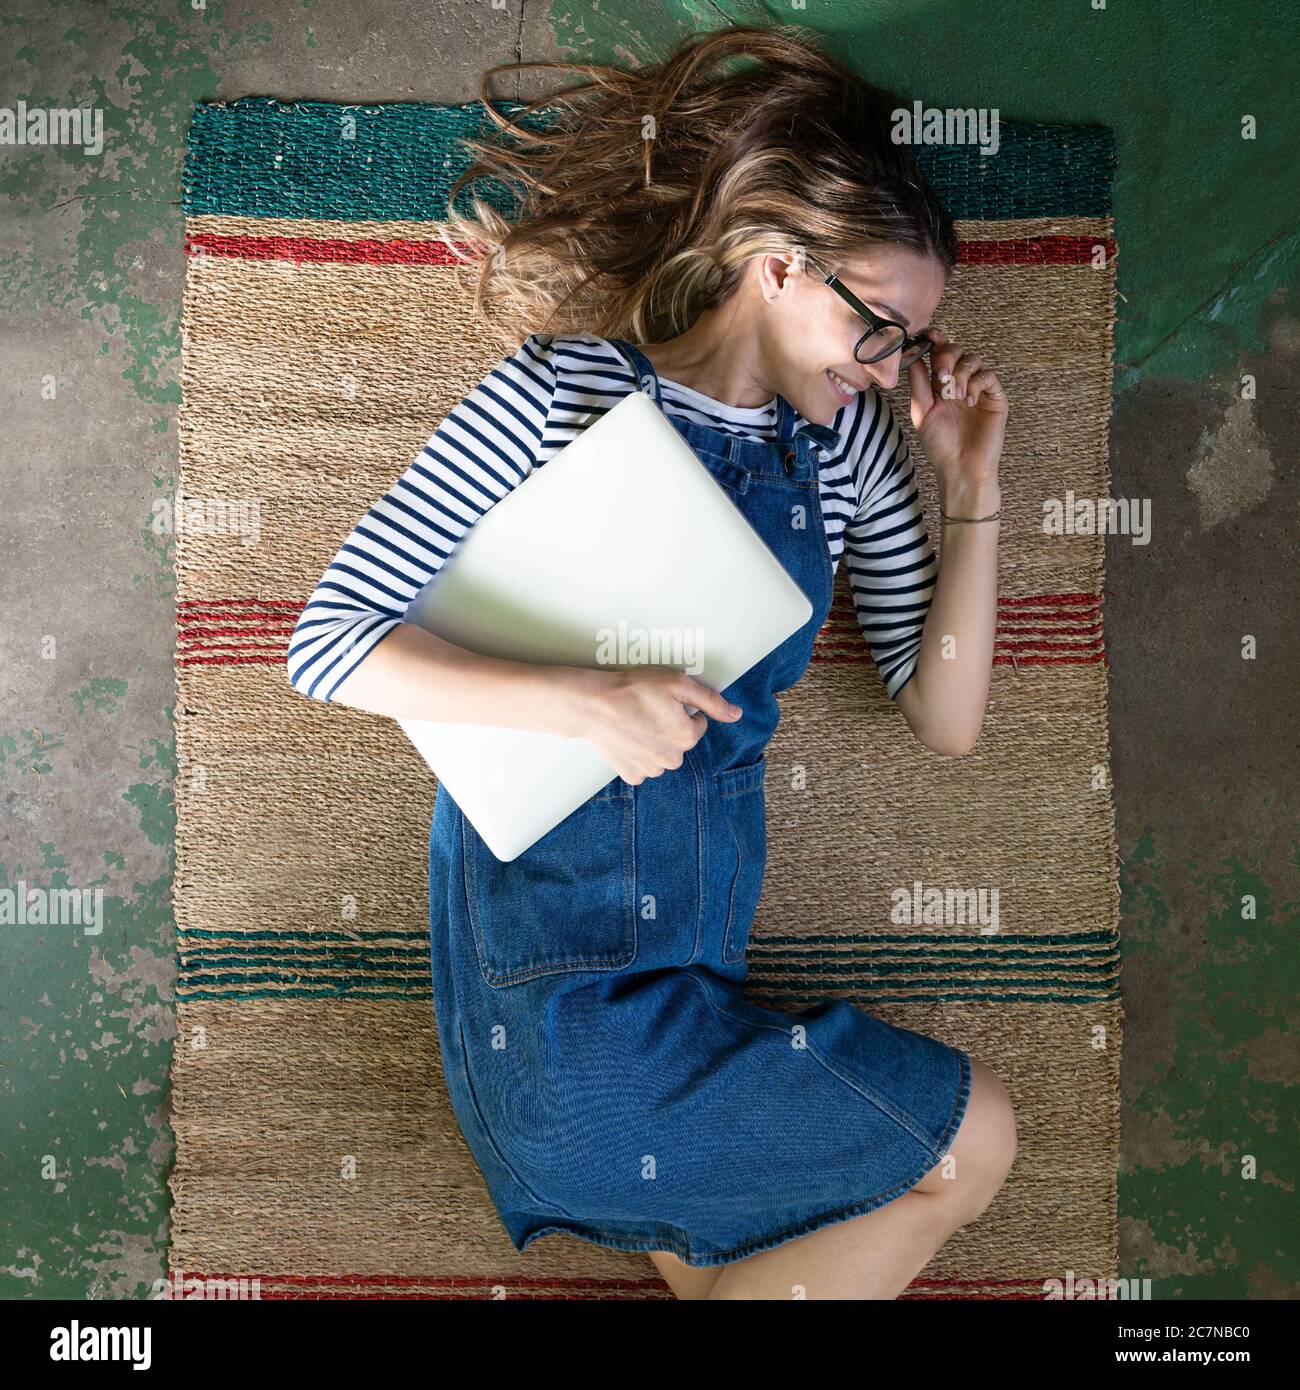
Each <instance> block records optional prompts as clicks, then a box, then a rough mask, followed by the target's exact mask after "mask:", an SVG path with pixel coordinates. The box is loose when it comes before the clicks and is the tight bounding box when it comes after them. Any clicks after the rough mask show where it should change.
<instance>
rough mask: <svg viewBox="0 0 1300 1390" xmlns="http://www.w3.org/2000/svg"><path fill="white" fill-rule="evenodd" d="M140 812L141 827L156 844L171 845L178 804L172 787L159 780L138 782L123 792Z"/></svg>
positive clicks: (124, 799) (123, 796)
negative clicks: (174, 798) (176, 804)
mask: <svg viewBox="0 0 1300 1390" xmlns="http://www.w3.org/2000/svg"><path fill="white" fill-rule="evenodd" d="M122 800H123V801H129V802H130V803H131V805H132V806H134V807H135V808H136V810H137V811H139V813H140V829H141V830H142V831H143V832H144V835H145V838H146V839H148V840H149V841H150V843H151V844H155V845H170V844H172V842H173V841H174V839H175V835H176V806H175V803H174V801H173V800H172V789H171V787H170V786H164V785H162V784H161V783H159V782H136V783H135V784H134V785H133V786H130V787H128V788H127V789H126V791H124V792H123V793H122Z"/></svg>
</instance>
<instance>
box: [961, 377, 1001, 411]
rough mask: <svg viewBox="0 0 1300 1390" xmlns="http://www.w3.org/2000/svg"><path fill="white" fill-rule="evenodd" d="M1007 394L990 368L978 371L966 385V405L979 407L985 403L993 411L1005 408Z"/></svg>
mask: <svg viewBox="0 0 1300 1390" xmlns="http://www.w3.org/2000/svg"><path fill="white" fill-rule="evenodd" d="M1006 399H1007V393H1006V392H1005V391H1004V390H1003V389H1002V383H1001V382H1000V381H999V380H998V379H997V375H996V374H995V373H994V371H993V369H992V368H991V367H985V368H984V369H983V370H982V371H978V372H976V373H975V375H974V376H972V377H971V379H970V380H969V381H968V382H967V383H966V404H967V405H979V404H980V403H981V402H982V401H987V402H988V403H989V404H990V405H992V406H993V408H994V409H1004V408H1005V407H1006Z"/></svg>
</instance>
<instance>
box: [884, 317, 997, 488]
mask: <svg viewBox="0 0 1300 1390" xmlns="http://www.w3.org/2000/svg"><path fill="white" fill-rule="evenodd" d="M929 335H930V337H931V338H932V339H933V341H934V343H935V346H934V347H932V348H931V349H930V351H929V353H928V354H927V355H926V356H925V357H922V358H919V359H918V360H917V361H915V362H913V363H912V365H911V366H910V367H909V368H908V374H907V380H908V385H909V387H910V388H911V396H912V400H911V407H912V425H913V426H914V428H915V429H916V433H917V436H918V437H919V439H920V441H921V446H922V448H924V450H925V456H926V458H927V459H929V461H930V464H931V466H932V467H933V468H934V471H935V477H936V480H937V482H938V484H939V498H940V501H947V500H948V498H949V497H952V496H977V495H985V494H988V493H991V492H995V491H996V490H997V483H998V460H999V459H1000V458H1001V457H1002V442H1003V439H1004V437H1005V435H1006V426H1007V397H1006V392H1005V391H1004V390H1003V388H1002V385H1001V383H1000V382H999V381H998V379H997V377H996V376H995V375H994V373H993V371H992V369H991V368H988V367H985V366H984V365H983V363H982V361H981V360H980V356H979V354H978V353H975V352H963V351H962V350H961V348H959V347H958V346H957V344H956V343H954V342H952V341H951V340H950V339H949V338H948V335H947V334H946V333H944V332H942V331H941V330H940V329H937V328H932V329H930V330H929ZM945 510H946V507H945Z"/></svg>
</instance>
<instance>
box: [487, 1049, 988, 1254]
mask: <svg viewBox="0 0 1300 1390" xmlns="http://www.w3.org/2000/svg"><path fill="white" fill-rule="evenodd" d="M953 1051H954V1053H955V1054H956V1056H957V1058H958V1069H959V1078H960V1082H959V1086H958V1092H957V1099H956V1101H955V1102H954V1104H953V1108H952V1114H951V1116H950V1117H949V1120H948V1123H947V1125H946V1126H945V1127H944V1131H943V1133H942V1134H941V1135H939V1136H937V1137H936V1139H935V1149H936V1150H937V1151H939V1152H946V1150H947V1148H948V1146H949V1144H950V1143H951V1142H952V1140H953V1138H954V1137H955V1135H956V1133H957V1130H958V1129H959V1128H960V1127H961V1123H962V1120H963V1119H964V1118H965V1115H966V1106H967V1103H968V1102H969V1100H970V1090H971V1075H972V1066H971V1058H970V1054H969V1053H968V1052H965V1051H963V1050H962V1049H960V1048H954V1049H953ZM934 1167H935V1160H934V1159H933V1158H932V1157H930V1156H928V1155H927V1156H926V1158H925V1159H924V1160H923V1161H922V1163H921V1164H920V1165H919V1166H918V1167H916V1168H915V1169H914V1170H913V1171H911V1172H910V1173H908V1174H907V1175H906V1176H905V1177H904V1178H903V1179H901V1180H900V1181H899V1182H897V1183H895V1184H894V1185H893V1186H891V1187H890V1188H888V1189H887V1190H886V1191H884V1192H878V1193H877V1194H876V1195H875V1196H874V1197H866V1198H863V1199H862V1200H861V1201H856V1202H851V1203H849V1204H848V1205H847V1206H840V1207H830V1208H827V1209H825V1210H823V1211H819V1212H817V1213H815V1214H814V1215H812V1216H811V1217H807V1218H805V1219H804V1220H803V1221H800V1222H798V1223H796V1224H794V1225H792V1226H787V1227H784V1228H782V1229H781V1230H778V1231H772V1232H770V1233H768V1234H766V1235H761V1236H757V1237H755V1238H754V1239H752V1240H749V1241H746V1242H744V1243H743V1244H741V1245H736V1246H732V1247H730V1248H728V1249H722V1250H719V1249H713V1248H708V1249H701V1248H699V1243H698V1242H693V1241H692V1238H691V1235H690V1233H689V1232H687V1231H683V1230H681V1229H680V1228H679V1227H675V1226H671V1225H669V1224H667V1223H656V1228H657V1231H658V1232H659V1233H657V1234H646V1233H644V1232H641V1233H638V1231H637V1230H636V1228H634V1227H633V1226H632V1225H631V1224H630V1223H628V1225H627V1226H626V1229H625V1231H623V1232H620V1231H618V1229H617V1224H618V1223H614V1224H611V1225H610V1226H609V1227H607V1228H603V1229H602V1228H601V1227H599V1226H596V1225H593V1224H591V1223H589V1222H584V1221H580V1220H576V1219H565V1220H557V1219H555V1218H554V1217H551V1218H548V1220H547V1223H546V1224H545V1225H541V1226H533V1227H531V1228H530V1227H529V1226H528V1224H527V1214H525V1213H522V1212H502V1213H501V1216H502V1220H503V1223H504V1224H505V1227H506V1231H507V1234H508V1235H509V1237H510V1242H511V1244H512V1245H513V1246H514V1247H515V1249H516V1250H518V1251H519V1252H520V1253H522V1252H523V1251H525V1250H526V1249H527V1248H528V1247H529V1246H530V1245H531V1244H532V1243H533V1242H534V1241H535V1240H539V1239H540V1238H541V1237H542V1236H546V1235H558V1234H564V1235H571V1236H575V1237H577V1239H579V1240H584V1241H587V1242H588V1243H589V1244H592V1245H603V1246H605V1247H606V1248H607V1249H611V1250H632V1251H645V1252H647V1253H648V1252H650V1251H652V1250H653V1251H667V1252H668V1253H669V1254H671V1255H675V1256H676V1257H677V1258H678V1259H679V1260H681V1262H682V1263H683V1264H686V1265H691V1266H693V1267H696V1268H705V1267H708V1266H711V1265H724V1264H731V1263H733V1262H735V1261H736V1260H743V1259H745V1258H747V1257H748V1256H750V1255H757V1254H759V1253H760V1252H761V1251H764V1250H772V1249H774V1248H775V1247H776V1246H778V1245H784V1244H785V1243H786V1242H787V1241H791V1240H795V1239H797V1238H798V1237H800V1236H806V1235H811V1234H812V1232H813V1231H817V1230H820V1229H821V1228H822V1227H823V1226H833V1225H835V1224H836V1223H837V1222H840V1221H848V1220H851V1219H852V1218H853V1217H855V1216H865V1215H866V1214H867V1212H869V1211H874V1210H876V1208H877V1207H883V1206H885V1205H886V1204H887V1203H889V1202H892V1201H894V1200H895V1199H896V1198H898V1197H901V1196H903V1195H904V1193H907V1192H910V1191H911V1190H912V1188H914V1187H915V1186H916V1184H917V1183H919V1182H920V1181H921V1179H922V1178H924V1177H925V1175H926V1174H927V1173H928V1172H930V1170H931V1169H932V1168H934ZM512 1217H513V1218H514V1219H511V1218H512Z"/></svg>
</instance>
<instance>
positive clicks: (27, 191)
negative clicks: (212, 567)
mask: <svg viewBox="0 0 1300 1390" xmlns="http://www.w3.org/2000/svg"><path fill="white" fill-rule="evenodd" d="M194 4H201V0H193V3H191V0H160V2H159V3H156V4H145V3H131V2H130V0H128V2H127V3H120V4H110V3H98V4H79V3H74V2H73V0H48V2H47V0H10V3H9V4H8V5H7V7H6V12H5V14H4V16H3V17H0V51H2V52H3V56H4V71H5V73H6V75H7V77H8V81H7V82H6V83H5V90H6V92H7V93H8V95H7V96H6V97H5V98H4V99H5V101H7V102H9V103H11V104H16V102H17V101H18V100H19V99H20V98H21V99H23V100H25V101H26V102H27V103H28V104H29V105H31V106H35V105H57V106H80V105H90V106H98V107H102V108H103V109H104V110H105V113H106V116H105V127H106V129H105V134H106V145H105V148H104V151H103V153H102V154H101V155H100V156H98V157H97V158H95V157H88V156H86V155H84V154H83V153H82V152H80V151H79V150H77V149H68V148H62V149H61V148H44V149H41V148H22V149H19V148H14V147H0V182H2V184H3V191H4V195H5V196H4V205H3V211H2V212H0V217H2V218H3V223H2V227H3V250H2V251H0V257H2V258H3V273H2V275H0V317H2V319H3V324H4V333H3V335H2V341H0V354H2V356H0V391H2V392H3V395H4V400H5V410H4V416H5V418H6V419H7V420H8V421H9V425H8V428H7V429H6V431H5V442H4V445H5V455H4V467H3V472H2V473H0V479H2V486H3V505H2V506H0V516H2V517H3V527H4V532H3V541H4V570H3V573H4V599H3V610H2V611H3V616H4V622H3V627H2V628H0V644H2V647H3V657H4V669H5V678H4V680H3V681H0V791H2V793H3V803H4V808H5V817H4V822H3V828H2V831H0V834H2V836H3V840H2V844H0V884H15V883H17V882H18V881H19V880H24V881H26V882H28V883H29V884H34V885H37V884H39V885H43V886H49V887H58V886H62V885H76V886H79V887H85V886H91V887H101V888H102V889H103V892H104V912H105V922H106V925H105V929H104V931H103V933H102V935H101V936H98V937H94V936H85V935H83V934H81V933H80V932H78V931H76V929H73V928H66V927H64V928H47V929H38V928H31V927H26V928H18V927H9V928H8V929H7V935H6V937H5V940H4V950H3V955H2V956H0V964H2V968H3V976H2V978H3V986H2V992H0V1101H2V1105H0V1194H2V1195H3V1199H4V1200H3V1215H2V1217H0V1290H2V1291H3V1294H4V1295H5V1296H6V1297H11V1298H25V1297H26V1298H45V1297H54V1296H71V1297H78V1298H83V1297H89V1298H134V1297H140V1296H142V1294H144V1293H145V1292H146V1291H147V1287H148V1284H149V1282H150V1281H151V1280H153V1279H155V1278H157V1277H159V1275H160V1274H161V1273H162V1272H163V1270H164V1268H165V1250H166V1241H167V1201H166V1186H165V1178H166V1173H167V1170H168V1168H169V1165H170V1160H171V1153H172V1144H171V1135H170V1130H169V1128H168V1125H167V1119H166V1115H167V1109H166V1103H167V1077H168V1069H169V1065H170V1060H171V1047H172V1039H173V1036H174V1029H173V1019H172V1012H171V984H172V981H173V978H174V967H173V952H174V937H173V927H172V922H171V918H170V907H169V881H170V873H171V867H172V841H173V828H174V820H173V810H172V801H171V789H170V779H171V776H172V773H173V770H174V764H173V744H172V731H171V721H170V714H171V708H170V707H171V703H172V698H173V685H172V665H171V657H172V646H173V639H174V627H173V598H174V584H173V579H172V571H171V548H170V544H169V543H168V542H167V541H166V540H165V539H164V538H160V537H158V536H155V535H154V534H153V532H152V530H151V529H150V524H149V523H150V520H151V512H150V507H151V504H152V502H153V501H154V499H155V498H158V497H161V496H165V495H167V494H168V493H169V492H171V491H172V489H173V487H174V472H175V463H176V444H175V412H176V407H177V403H178V399H179V387H178V369H179V348H180V344H179V333H178V322H177V320H178V308H179V299H180V291H181V282H182V275H183V268H184V267H183V255H182V250H181V219H180V209H179V206H178V199H179V171H180V163H181V155H182V150H183V146H184V136H185V131H186V128H187V125H188V121H189V113H190V109H191V106H192V103H193V102H194V101H195V100H199V99H212V98H233V97H238V96H244V95H250V94H272V95H277V96H280V97H286V98H290V97H319V98H333V99H347V100H358V101H379V100H423V101H440V102H460V101H465V100H469V99H472V98H473V97H474V96H475V95H476V82H477V79H478V77H479V74H480V73H481V71H482V69H483V68H484V67H486V66H488V65H489V64H491V63H493V62H501V61H509V60H512V59H514V58H516V57H518V56H522V55H526V56H527V57H529V58H544V57H554V56H560V57H564V56H581V57H583V58H585V59H587V60H595V61H610V60H613V61H626V60H646V59H648V58H651V57H653V56H654V55H655V54H657V53H658V52H659V51H661V50H662V47H663V45H664V44H666V43H668V42H670V41H671V40H672V39H673V38H675V37H676V36H678V35H680V34H681V33H684V32H687V31H689V30H691V29H693V28H695V27H697V20H696V18H695V16H696V12H697V7H696V6H694V5H693V4H691V3H688V2H687V0H681V2H680V3H662V4H657V5H646V4H642V5H633V4H631V3H628V0H604V2H603V3H601V0H592V3H590V4H577V5H562V4H559V3H552V4H550V5H547V4H544V3H542V2H541V0H506V3H505V4H503V6H502V7H501V8H496V7H495V6H494V5H492V4H488V3H483V0H441V3H439V0H426V3H414V0H349V2H348V3H345V0H330V3H320V0H256V3H253V0H227V3H221V2H220V0H207V3H206V6H203V7H201V8H198V9H196V8H194ZM709 8H710V9H711V10H712V11H714V12H716V21H717V23H725V22H728V21H733V20H734V21H745V20H753V19H756V18H758V19H761V18H762V17H763V16H764V15H767V17H768V19H769V21H770V20H773V19H775V20H793V21H794V22H799V23H805V24H807V25H808V26H809V27H811V28H814V29H816V30H817V31H819V32H821V33H823V34H824V35H826V36H828V38H829V39H830V40H831V41H832V42H833V45H834V46H835V47H836V48H837V49H838V51H840V52H841V53H842V54H843V55H844V56H846V57H848V58H849V59H850V60H852V61H853V62H854V63H855V64H856V65H857V66H858V67H859V70H861V71H863V72H864V73H865V74H866V75H868V76H871V77H874V78H876V79H877V80H879V81H881V82H882V83H884V84H886V85H889V86H892V87H895V88H897V89H898V90H900V91H903V92H905V93H907V94H908V95H909V96H913V97H920V98H922V99H923V100H924V101H925V102H926V104H928V105H963V106H965V105H972V104H973V105H985V106H996V107H998V108H999V110H1000V111H1001V113H1002V115H1003V117H1004V118H1008V119H1010V118H1014V119H1032V120H1044V121H1099V122H1103V123H1105V124H1108V125H1111V126H1113V127H1114V128H1115V129H1116V131H1117V132H1118V135H1119V142H1120V175H1119V183H1118V196H1117V207H1116V216H1117V235H1118V239H1119V243H1120V246H1121V259H1120V290H1121V293H1122V296H1123V301H1122V303H1121V305H1120V324H1119V330H1118V341H1117V385H1116V389H1117V396H1116V409H1115V416H1114V422H1113V457H1112V469H1113V475H1114V482H1113V486H1112V495H1113V496H1116V497H1144V498H1150V499H1151V503H1152V509H1153V516H1154V534H1153V538H1152V541H1151V543H1150V545H1148V546H1144V547H1138V546H1133V545H1131V544H1130V543H1129V542H1128V540H1127V539H1125V538H1112V540H1111V543H1110V546H1109V549H1108V554H1107V581H1106V590H1107V604H1106V627H1107V638H1108V647H1109V651H1110V656H1111V662H1112V668H1111V736H1112V745H1113V767H1114V775H1115V783H1116V801H1117V807H1118V817H1119V840H1120V854H1121V856H1122V858H1123V860H1124V871H1123V885H1124V898H1123V922H1122V929H1123V933H1124V956H1125V973H1124V977H1123V987H1124V992H1125V997H1126V1010H1127V1016H1128V1017H1127V1033H1126V1039H1125V1053H1124V1080H1123V1087H1124V1097H1123V1100H1124V1137H1123V1169H1122V1173H1121V1182H1120V1201H1121V1223H1122V1225H1121V1262H1120V1273H1121V1274H1124V1275H1127V1276H1139V1277H1148V1278H1151V1279H1152V1280H1153V1283H1154V1293H1155V1296H1156V1297H1158V1298H1164V1299H1176V1298H1186V1297H1222V1298H1276V1297H1288V1296H1289V1297H1294V1296H1295V1292H1296V1287H1297V1283H1298V1282H1300V1280H1298V1279H1297V1259H1296V1250H1295V1246H1294V1242H1293V1241H1289V1240H1288V1239H1287V1238H1286V1237H1285V1236H1284V1235H1283V1232H1287V1231H1289V1230H1290V1229H1291V1228H1292V1227H1293V1225H1294V1223H1293V1221H1292V1222H1287V1221H1286V1220H1285V1219H1284V1213H1286V1212H1290V1211H1291V1210H1293V1202H1292V1200H1291V1199H1292V1197H1293V1194H1294V1187H1295V1166H1296V1156H1297V1142H1296V1140H1297V1136H1296V1130H1295V1118H1294V1105H1293V1104H1291V1105H1288V1103H1287V1102H1288V1098H1289V1093H1288V1086H1289V1083H1290V1082H1291V1081H1292V1079H1293V1077H1294V1072H1295V1066H1294V1057H1295V1045H1294V1030H1295V1015H1294V1008H1295V999H1296V987H1295V986H1296V973H1297V971H1296V963H1295V954H1294V951H1292V952H1291V954H1290V955H1288V953H1287V948H1288V946H1289V945H1290V941H1289V939H1288V938H1289V935H1290V933H1289V931H1288V929H1291V931H1292V932H1293V931H1294V928H1295V926H1296V925H1297V906H1296V904H1297V898H1298V896H1300V895H1298V894H1297V869H1298V868H1300V857H1298V855H1297V833H1296V825H1297V821H1296V786H1297V782H1296V771H1297V767H1298V765H1300V756H1298V753H1297V735H1296V723H1295V717H1294V714H1295V704H1296V690H1297V654H1296V644H1295V641H1294V615H1295V611H1296V590H1295V582H1294V574H1295V566H1296V553H1295V552H1296V525H1295V518H1296V506H1297V501H1298V500H1300V498H1298V497H1297V476H1296V467H1295V457H1296V437H1297V429H1296V426H1297V421H1296V416H1295V412H1296V405H1295V400H1296V385H1297V377H1298V375H1300V373H1298V371H1297V368H1298V367H1300V322H1297V318H1296V310H1295V303H1294V300H1293V298H1292V295H1293V293H1294V289H1295V286H1296V282H1297V246H1298V242H1300V238H1298V236H1297V232H1296V213H1297V203H1298V202H1300V190H1298V189H1297V186H1296V184H1295V181H1294V179H1292V178H1290V177H1288V175H1289V170H1290V168H1291V164H1292V159H1291V154H1292V142H1293V141H1294V139H1295V136H1296V133H1297V132H1296V123H1295V120H1294V116H1293V115H1292V112H1291V110H1290V106H1289V103H1288V102H1287V96H1288V94H1289V93H1290V92H1291V91H1292V90H1293V83H1292V82H1290V81H1289V80H1288V79H1287V75H1286V72H1285V70H1284V67H1283V64H1284V62H1285V60H1286V55H1287V54H1288V53H1294V52H1295V51H1296V47H1297V38H1300V35H1298V34H1297V28H1298V27H1300V25H1298V24H1297V19H1296V15H1295V12H1294V11H1293V9H1292V8H1291V7H1290V6H1289V5H1288V4H1287V3H1285V0H1250V2H1249V3H1247V0H1219V3H1210V2H1209V0H1198V3H1191V4H1189V3H1178V2H1176V0H1150V2H1149V3H1146V4H1143V5H1142V6H1140V7H1139V6H1133V5H1120V4H1115V5H1112V6H1109V7H1103V8H1102V9H1100V10H1098V9H1095V8H1091V7H1090V6H1089V5H1088V4H1086V3H1084V2H1083V0H1078V3H1065V0H1052V3H1045V0H999V2H998V3H994V0H966V3H964V4H962V5H960V6H942V5H938V4H935V3H933V0H928V2H927V0H870V3H865V4H864V3H862V0H857V3H853V4H847V3H842V4H834V3H822V4H820V5H818V6H816V7H815V8H814V7H812V6H809V7H807V8H805V9H801V10H794V11H790V10H788V9H787V7H786V6H784V5H770V6H766V7H764V6H762V5H734V4H730V3H722V2H721V0H717V2H715V3H712V4H711V5H710V7H709ZM1139 11H1140V12H1139ZM495 90H496V92H497V94H498V95H509V96H517V95H523V96H525V97H526V96H528V95H531V94H532V91H533V90H534V87H533V86H531V85H530V84H529V83H528V82H525V83H523V84H522V85H519V84H515V83H507V84H505V85H502V86H499V87H497V88H496V89H495ZM1246 115H1253V116H1254V117H1255V119H1256V121H1257V127H1258V129H1257V134H1256V137H1255V138H1254V139H1253V140H1248V139H1243V138H1242V119H1243V116H1246ZM1246 375H1249V376H1251V377H1253V378H1254V379H1255V382H1256V390H1255V395H1254V399H1251V400H1245V399H1242V390H1241V385H1240V383H1241V381H1242V379H1243V377H1244V376H1246ZM49 379H53V382H54V390H53V398H52V399H51V398H50V396H51V392H50V390H49V389H48V384H47V383H48V380H49ZM1288 620H1290V621H1288ZM1246 634H1253V635H1254V636H1255V638H1256V639H1257V644H1258V654H1257V656H1256V657H1255V659H1254V660H1249V661H1247V660H1243V659H1242V655H1241V648H1242V639H1243V636H1244V635H1246ZM1247 896H1249V897H1251V898H1253V899H1254V900H1255V902H1256V904H1257V916H1256V919H1255V920H1253V921H1249V920H1243V919H1242V911H1241V902H1242V900H1243V898H1245V897H1247ZM1248 1156H1253V1158H1254V1160H1255V1164H1256V1170H1255V1174H1254V1176H1250V1175H1249V1173H1250V1169H1249V1167H1248V1165H1247V1158H1248Z"/></svg>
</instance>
